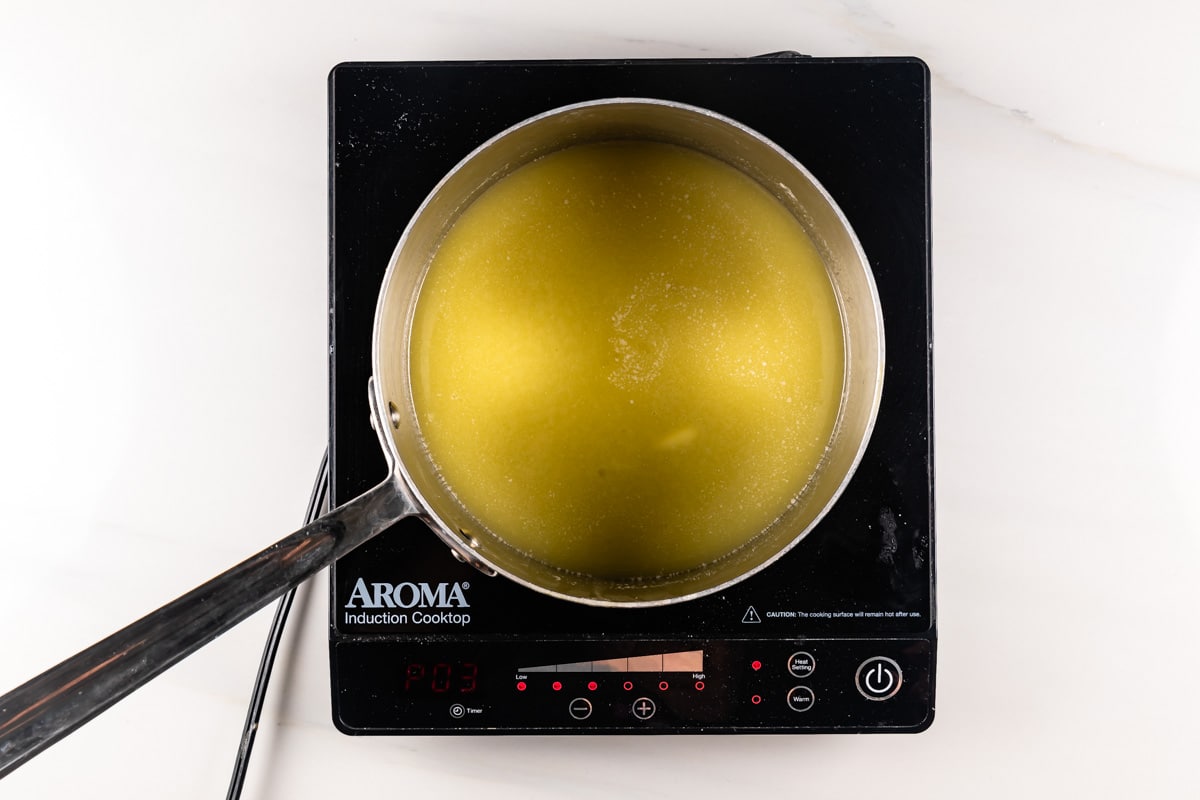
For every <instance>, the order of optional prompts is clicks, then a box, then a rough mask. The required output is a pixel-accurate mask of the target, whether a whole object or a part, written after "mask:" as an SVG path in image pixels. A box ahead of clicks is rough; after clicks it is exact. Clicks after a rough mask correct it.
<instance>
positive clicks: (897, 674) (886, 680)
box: [854, 656, 903, 700]
mask: <svg viewBox="0 0 1200 800" xmlns="http://www.w3.org/2000/svg"><path fill="white" fill-rule="evenodd" d="M902 680H903V673H902V672H901V671H900V665H899V664H897V663H896V662H895V661H893V660H892V659H890V658H887V657H886V656H875V657H873V658H868V659H867V660H866V661H864V662H862V663H861V664H859V665H858V671H857V672H856V673H855V674H854V682H855V684H856V685H857V686H858V691H859V693H860V694H862V696H863V697H865V698H867V699H868V700H887V699H889V698H891V697H895V696H896V692H898V691H900V683H901V681H902Z"/></svg>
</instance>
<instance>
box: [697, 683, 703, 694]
mask: <svg viewBox="0 0 1200 800" xmlns="http://www.w3.org/2000/svg"><path fill="white" fill-rule="evenodd" d="M696 691H697V692H703V691H704V681H696Z"/></svg>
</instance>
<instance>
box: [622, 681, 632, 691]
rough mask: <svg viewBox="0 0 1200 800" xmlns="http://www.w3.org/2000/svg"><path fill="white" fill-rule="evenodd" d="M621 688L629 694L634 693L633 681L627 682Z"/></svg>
mask: <svg viewBox="0 0 1200 800" xmlns="http://www.w3.org/2000/svg"><path fill="white" fill-rule="evenodd" d="M621 688H622V689H624V690H625V691H627V692H632V691H633V681H625V683H623V684H621Z"/></svg>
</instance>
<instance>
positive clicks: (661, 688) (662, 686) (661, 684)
mask: <svg viewBox="0 0 1200 800" xmlns="http://www.w3.org/2000/svg"><path fill="white" fill-rule="evenodd" d="M670 688H671V684H669V683H667V682H666V681H659V682H658V690H659V691H660V692H665V691H666V690H667V689H670Z"/></svg>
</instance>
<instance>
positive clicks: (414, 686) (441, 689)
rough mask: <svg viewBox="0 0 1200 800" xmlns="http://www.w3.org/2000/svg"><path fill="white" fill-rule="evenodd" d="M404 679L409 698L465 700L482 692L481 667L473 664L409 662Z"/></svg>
mask: <svg viewBox="0 0 1200 800" xmlns="http://www.w3.org/2000/svg"><path fill="white" fill-rule="evenodd" d="M403 677H404V680H403V682H402V686H403V689H404V694H405V695H408V696H421V697H437V696H444V697H465V696H468V695H472V694H474V693H475V692H476V691H477V690H478V689H479V665H478V664H476V663H474V662H471V661H410V662H408V663H407V664H405V666H404V672H403Z"/></svg>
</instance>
